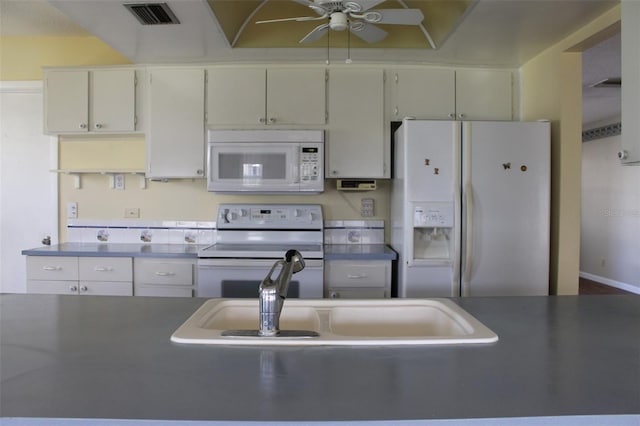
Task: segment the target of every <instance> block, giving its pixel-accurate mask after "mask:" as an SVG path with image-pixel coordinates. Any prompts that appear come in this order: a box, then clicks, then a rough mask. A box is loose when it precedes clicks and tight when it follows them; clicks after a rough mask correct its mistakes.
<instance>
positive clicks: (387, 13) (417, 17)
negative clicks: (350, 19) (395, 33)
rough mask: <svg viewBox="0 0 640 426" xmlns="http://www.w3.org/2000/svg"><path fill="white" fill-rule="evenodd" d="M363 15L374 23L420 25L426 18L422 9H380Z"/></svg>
mask: <svg viewBox="0 0 640 426" xmlns="http://www.w3.org/2000/svg"><path fill="white" fill-rule="evenodd" d="M362 15H363V16H364V18H363V19H364V20H365V21H367V22H369V23H372V24H395V25H420V23H421V22H422V20H423V19H424V15H423V14H422V11H421V10H420V9H378V10H372V11H369V12H366V13H363V14H362Z"/></svg>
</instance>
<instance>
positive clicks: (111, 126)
mask: <svg viewBox="0 0 640 426" xmlns="http://www.w3.org/2000/svg"><path fill="white" fill-rule="evenodd" d="M135 80H136V74H135V70H128V69H127V70H100V71H92V72H91V89H92V92H91V120H90V125H91V131H95V132H133V131H135V130H136V123H135V117H136V111H135V106H136V100H135V93H136V84H135Z"/></svg>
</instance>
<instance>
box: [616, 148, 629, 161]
mask: <svg viewBox="0 0 640 426" xmlns="http://www.w3.org/2000/svg"><path fill="white" fill-rule="evenodd" d="M628 157H629V153H628V152H627V150H626V149H623V150H622V151H618V159H619V160H626V159H627V158H628Z"/></svg>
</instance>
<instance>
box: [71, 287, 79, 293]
mask: <svg viewBox="0 0 640 426" xmlns="http://www.w3.org/2000/svg"><path fill="white" fill-rule="evenodd" d="M69 291H70V292H72V293H75V292H77V291H78V287H77V286H75V285H72V286H71V287H69Z"/></svg>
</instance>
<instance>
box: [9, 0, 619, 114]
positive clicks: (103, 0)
mask: <svg viewBox="0 0 640 426" xmlns="http://www.w3.org/2000/svg"><path fill="white" fill-rule="evenodd" d="M132 1H133V0H129V1H127V0H0V36H28V35H34V36H87V35H94V36H97V37H98V38H100V39H101V40H103V41H104V42H105V43H107V44H109V45H110V46H111V47H112V48H114V49H115V50H116V51H118V52H119V53H121V54H123V55H124V56H126V57H127V58H129V59H130V60H131V61H132V62H134V63H175V62H230V61H239V62H242V61H244V62H258V61H279V60H283V61H304V62H316V61H317V62H324V61H325V60H326V59H327V50H326V49H324V48H299V49H298V48H289V49H232V48H231V47H229V45H228V43H227V41H226V38H225V37H224V36H223V35H222V33H221V32H220V30H219V27H218V25H217V22H216V21H215V18H214V16H213V13H212V12H211V10H210V8H209V7H208V5H207V2H206V0H163V1H166V2H167V3H168V4H169V6H170V7H171V8H172V9H173V11H174V12H175V14H176V15H177V16H178V18H179V19H180V21H181V25H164V26H142V25H140V24H139V23H138V21H137V20H136V19H135V18H134V17H133V16H132V15H131V14H130V13H129V12H128V11H127V10H126V9H125V8H124V7H123V6H122V4H123V3H128V2H132ZM149 1H150V0H136V2H149ZM236 1H242V0H236ZM425 1H430V0H425ZM451 1H455V0H451ZM617 4H619V0H477V1H476V3H475V4H474V5H473V6H472V7H471V9H470V10H469V11H468V13H467V14H466V15H465V16H463V18H462V19H461V22H460V23H459V25H458V27H457V28H456V29H455V31H454V32H453V34H452V35H451V36H450V37H449V38H448V39H446V40H445V41H444V43H443V44H442V45H441V46H439V47H438V49H437V50H435V51H433V50H427V49H376V48H367V49H351V58H352V60H353V61H354V62H358V61H360V62H407V63H436V64H450V65H486V66H500V67H519V66H520V65H522V64H524V63H525V62H526V61H527V60H529V59H530V58H532V57H534V56H535V55H537V54H538V53H540V52H541V51H542V50H544V49H545V48H547V47H548V46H550V45H552V44H553V43H555V42H557V41H560V40H561V39H562V38H564V37H565V36H567V35H568V34H571V33H572V32H574V31H575V30H577V29H578V28H580V27H582V26H584V25H585V24H586V23H588V22H590V21H591V20H593V19H595V18H596V17H597V16H599V15H601V14H602V13H604V12H605V11H606V10H608V9H610V8H611V7H613V6H615V5H617ZM272 25H276V24H272ZM345 58H346V49H331V52H330V59H331V61H332V62H342V61H344V59H345ZM583 59H584V69H585V76H584V80H585V81H584V82H585V86H588V84H590V83H592V82H593V80H597V79H603V78H606V77H615V76H616V75H612V74H615V72H616V67H617V72H618V75H617V76H619V62H620V41H619V37H617V38H616V37H614V38H613V39H612V40H609V41H607V42H605V43H603V45H601V46H600V47H598V48H597V49H596V48H594V49H593V52H585V54H584V58H583ZM615 90H616V89H590V88H588V87H587V88H585V108H584V116H585V122H592V121H597V120H598V119H602V118H608V117H604V115H608V116H612V115H615V114H616V112H615V111H613V110H615V108H618V113H619V107H618V105H619V101H618V100H616V99H615V98H614V96H613V94H614V92H615ZM617 90H618V96H619V89H617ZM612 111H613V112H612Z"/></svg>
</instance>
